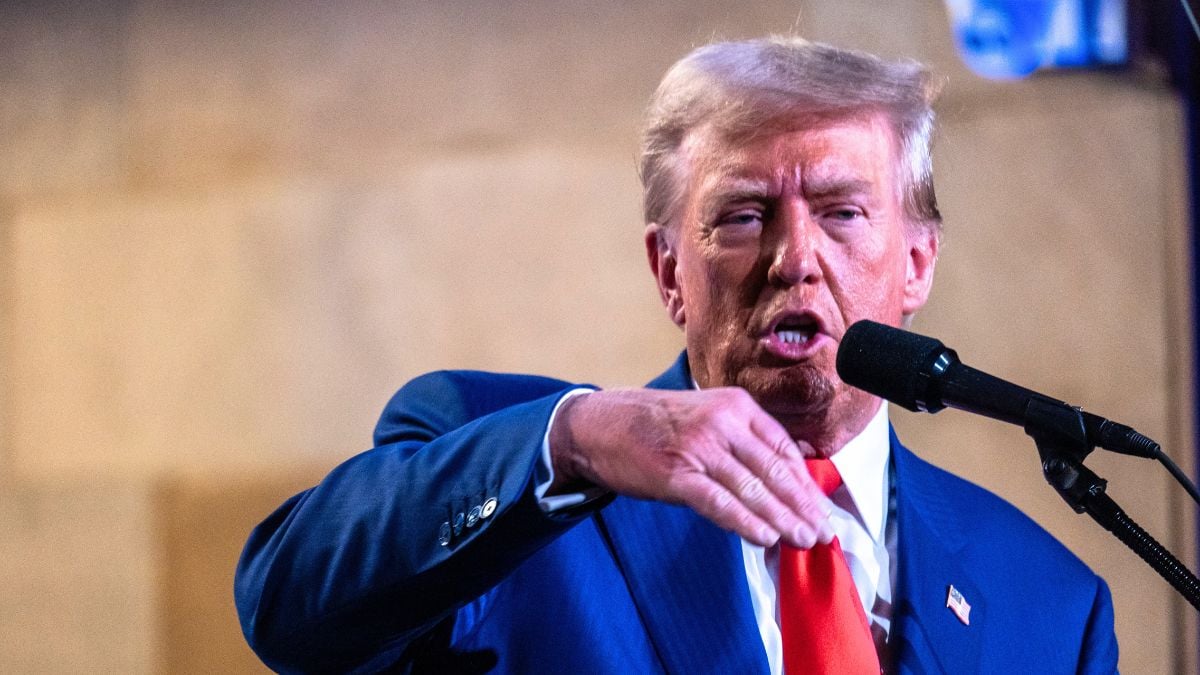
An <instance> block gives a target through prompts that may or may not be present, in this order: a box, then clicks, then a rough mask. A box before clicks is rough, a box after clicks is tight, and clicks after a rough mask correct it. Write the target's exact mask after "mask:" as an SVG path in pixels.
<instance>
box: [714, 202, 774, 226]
mask: <svg viewBox="0 0 1200 675" xmlns="http://www.w3.org/2000/svg"><path fill="white" fill-rule="evenodd" d="M764 219H765V214H764V213H763V211H762V209H760V208H757V207H746V208H741V209H737V210H736V211H730V212H728V213H725V214H723V215H721V216H720V217H718V218H717V222H716V226H717V227H722V228H734V229H742V228H750V227H762V224H763V220H764Z"/></svg>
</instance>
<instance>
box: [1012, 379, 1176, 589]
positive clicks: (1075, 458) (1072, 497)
mask: <svg viewBox="0 0 1200 675" xmlns="http://www.w3.org/2000/svg"><path fill="white" fill-rule="evenodd" d="M1084 414H1085V413H1083V412H1082V411H1081V410H1079V409H1078V408H1073V407H1071V406H1069V405H1067V404H1066V403H1062V402H1060V401H1053V400H1049V399H1044V398H1041V397H1037V398H1031V399H1030V400H1029V403H1028V405H1027V407H1026V412H1025V421H1026V423H1025V433H1027V434H1028V435H1029V436H1030V437H1032V438H1033V441H1034V443H1035V444H1037V449H1038V454H1039V455H1040V456H1041V459H1042V475H1044V476H1045V477H1046V481H1047V482H1048V483H1050V485H1051V487H1053V488H1054V490H1055V491H1056V492H1058V494H1059V496H1060V497H1062V498H1063V501H1065V502H1066V503H1067V505H1068V506H1070V507H1071V508H1072V509H1074V510H1075V512H1076V513H1086V514H1088V515H1089V516H1091V517H1092V519H1093V520H1095V521H1096V522H1097V523H1099V524H1100V526H1101V527H1103V528H1104V529H1106V530H1108V531H1109V532H1112V533H1113V536H1115V537H1116V538H1117V539H1120V540H1121V542H1122V543H1124V544H1125V545H1126V546H1128V547H1129V548H1130V549H1131V550H1133V552H1134V553H1136V554H1137V555H1138V557H1140V558H1141V559H1142V560H1144V561H1146V564H1148V565H1150V567H1152V568H1153V569H1154V571H1155V572H1158V574H1159V575H1160V576H1162V578H1163V579H1166V580H1167V583H1169V584H1171V586H1172V587H1174V588H1175V590H1176V591H1178V592H1179V594H1180V595H1182V596H1183V597H1184V599H1186V600H1187V601H1188V602H1189V603H1191V605H1192V607H1195V608H1196V609H1197V610H1200V579H1197V578H1196V575H1195V574H1193V573H1192V572H1191V570H1189V569H1188V568H1187V566H1186V565H1184V564H1183V563H1182V562H1180V561H1179V559H1178V558H1176V557H1175V556H1174V555H1172V554H1171V552H1170V551H1168V550H1167V549H1166V547H1164V546H1163V545H1162V544H1160V543H1158V541H1157V540H1155V539H1154V537H1153V536H1151V535H1150V533H1148V532H1146V531H1145V530H1144V529H1142V528H1141V527H1140V526H1139V525H1138V524H1137V523H1135V522H1134V521H1133V519H1132V518H1130V517H1129V515H1128V514H1126V513H1125V511H1124V510H1123V509H1122V508H1121V507H1120V506H1118V505H1117V503H1116V502H1115V501H1113V499H1112V498H1111V497H1109V496H1108V493H1107V491H1106V488H1107V486H1108V481H1106V480H1104V479H1103V478H1101V477H1100V476H1097V475H1096V473H1095V472H1093V471H1092V470H1091V469H1089V468H1087V467H1086V466H1084V465H1083V459H1084V458H1085V457H1087V455H1088V453H1090V452H1091V451H1092V449H1093V446H1092V444H1091V443H1090V442H1089V440H1088V433H1087V431H1086V430H1085V428H1084V427H1085V422H1084V417H1083V415H1084Z"/></svg>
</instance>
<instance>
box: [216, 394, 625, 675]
mask: <svg viewBox="0 0 1200 675" xmlns="http://www.w3.org/2000/svg"><path fill="white" fill-rule="evenodd" d="M569 389H570V385H568V384H567V383H564V382H558V381H555V380H549V379H545V378H533V377H525V376H505V375H493V374H485V373H469V372H441V373H432V374H430V375H426V376H422V377H420V378H417V379H416V380H413V381H412V382H410V383H409V384H407V385H405V387H404V388H403V389H401V390H400V392H398V393H397V394H396V396H395V397H394V398H393V399H392V401H391V402H390V403H389V404H388V406H387V408H386V410H385V411H384V414H383V416H382V418H381V419H380V422H379V425H378V427H377V428H376V433H375V443H376V447H375V448H374V449H372V450H369V451H367V452H364V453H362V454H360V455H358V456H356V457H354V458H352V459H350V460H348V461H347V462H345V463H344V464H342V465H341V466H339V467H337V468H336V469H334V470H333V472H331V473H330V474H329V475H328V476H327V477H326V478H325V479H324V480H323V481H321V483H320V484H319V485H317V486H316V487H314V488H311V489H309V490H307V491H305V492H302V493H300V494H298V495H296V496H295V497H292V498H291V499H289V500H288V501H287V502H285V503H284V504H283V505H282V506H281V507H280V508H279V509H278V510H276V511H275V513H273V514H271V516H269V517H268V518H267V519H266V520H265V521H264V522H263V523H262V524H260V525H259V526H258V527H257V528H256V529H255V530H254V531H253V532H252V533H251V535H250V538H249V541H248V542H247V544H246V547H245V549H244V551H243V553H242V557H241V560H240V561H239V563H238V569H237V575H236V578H235V583H234V595H235V600H236V604H237V609H238V616H239V619H240V620H241V623H242V630H243V632H244V633H245V636H246V639H247V641H248V642H249V643H250V646H251V647H252V648H253V649H254V650H255V652H256V653H257V654H258V655H259V657H260V658H261V659H262V660H263V662H264V663H266V664H267V665H268V666H270V667H272V668H274V669H276V670H279V671H281V672H293V671H304V672H314V671H343V672H344V671H348V670H354V669H359V668H361V669H375V668H377V667H379V666H383V665H387V664H388V663H389V662H391V661H395V660H396V659H398V658H401V655H402V654H403V653H404V652H405V650H406V648H407V647H408V646H409V645H410V644H411V643H413V641H414V640H417V639H418V638H420V637H421V636H422V635H425V634H427V633H429V632H430V631H431V630H432V629H433V628H434V627H435V626H437V625H438V624H439V622H443V621H444V620H445V619H447V618H448V617H451V616H452V615H453V614H454V612H455V610H457V609H458V608H460V607H462V606H463V605H465V604H466V603H468V602H471V601H472V600H474V599H476V598H478V597H479V596H481V595H483V594H484V593H486V591H487V590H488V589H490V588H492V587H493V586H495V585H496V584H497V583H499V582H500V581H501V580H503V579H504V578H505V577H506V576H507V575H508V574H509V573H510V572H511V571H512V570H513V569H515V567H516V566H518V565H519V564H520V563H521V562H522V561H523V560H525V559H526V558H527V557H528V556H530V555H531V554H532V553H534V552H535V551H537V550H538V549H539V548H541V547H543V546H545V545H546V544H548V543H549V542H550V541H552V540H553V539H554V538H555V537H557V536H558V535H560V534H562V533H563V532H565V531H566V530H567V529H569V528H570V527H571V526H572V525H574V524H575V523H576V522H578V520H579V518H580V517H581V516H582V515H583V514H585V513H590V512H591V511H592V510H594V509H595V508H599V507H600V506H603V505H604V504H605V503H607V501H606V500H602V501H600V502H597V503H592V504H590V505H589V506H590V508H586V509H581V510H577V511H573V512H569V513H567V514H565V515H563V514H560V513H555V514H554V515H553V516H550V515H547V514H545V513H544V512H543V511H542V510H541V509H540V508H539V507H538V505H537V500H536V497H535V496H534V494H533V484H534V483H535V482H536V476H535V475H534V471H535V467H537V466H538V464H539V462H538V460H539V458H540V453H541V447H542V438H543V435H544V433H545V430H546V425H547V423H548V420H549V418H550V415H551V411H552V410H553V409H554V406H555V404H556V403H557V401H558V399H559V397H560V396H561V395H563V394H564V393H565V392H566V391H568V390H569ZM490 500H495V502H494V505H495V510H494V511H493V512H491V513H490V515H487V516H486V517H483V516H481V517H480V518H478V519H477V520H475V521H474V523H473V525H471V526H467V524H466V523H465V522H462V521H460V522H459V523H456V522H455V521H456V519H457V518H458V516H459V514H467V513H469V512H470V511H471V509H472V507H474V506H482V505H484V504H486V503H487V502H488V501H490ZM485 512H486V509H485ZM456 525H457V526H456Z"/></svg>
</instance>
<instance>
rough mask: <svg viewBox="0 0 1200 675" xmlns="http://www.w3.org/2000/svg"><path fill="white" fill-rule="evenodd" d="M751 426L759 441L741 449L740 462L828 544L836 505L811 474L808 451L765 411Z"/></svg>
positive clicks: (819, 539)
mask: <svg viewBox="0 0 1200 675" xmlns="http://www.w3.org/2000/svg"><path fill="white" fill-rule="evenodd" d="M749 427H750V430H751V431H752V432H753V433H754V436H755V439H756V440H757V441H759V442H758V443H745V444H743V445H741V446H738V447H737V448H736V450H737V451H738V452H737V454H736V456H737V458H738V460H739V461H741V462H742V463H743V464H745V465H746V466H747V467H748V468H749V469H750V470H751V471H753V472H754V473H755V474H757V475H759V476H761V477H762V478H763V481H764V482H765V483H766V485H767V487H768V488H769V489H770V490H771V491H772V492H774V493H775V494H776V495H777V496H778V497H779V498H780V500H782V501H783V502H784V503H785V504H786V505H787V506H788V507H789V508H790V509H792V511H793V512H794V513H795V514H796V515H797V516H798V517H800V518H801V519H802V520H804V521H805V523H807V524H808V525H809V527H810V528H812V529H813V530H814V531H815V532H816V533H817V539H818V541H820V542H821V543H823V544H827V543H829V542H830V541H831V540H832V539H833V536H834V533H833V526H832V524H831V523H830V520H829V517H830V515H831V514H832V513H833V503H832V502H830V500H829V497H827V496H826V495H825V493H824V491H822V490H821V488H820V486H818V485H817V484H816V482H815V481H814V480H813V479H812V476H811V475H809V473H808V467H807V466H805V464H804V457H805V452H804V451H803V450H802V449H801V448H800V446H799V445H798V444H797V443H796V442H795V441H793V440H792V438H791V436H790V435H789V434H788V433H787V431H786V430H785V429H784V428H783V425H781V424H779V422H778V421H776V420H775V418H773V417H771V416H770V415H768V414H766V413H765V412H764V413H762V414H760V415H752V416H751V417H750V424H749ZM806 445H807V444H806ZM809 451H810V452H811V448H809Z"/></svg>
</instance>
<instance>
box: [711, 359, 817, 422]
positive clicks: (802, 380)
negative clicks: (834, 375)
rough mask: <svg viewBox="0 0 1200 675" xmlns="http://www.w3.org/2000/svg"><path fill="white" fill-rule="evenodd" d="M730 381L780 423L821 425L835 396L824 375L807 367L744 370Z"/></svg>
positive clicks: (804, 365)
mask: <svg viewBox="0 0 1200 675" xmlns="http://www.w3.org/2000/svg"><path fill="white" fill-rule="evenodd" d="M734 381H735V382H737V383H738V385H739V386H741V387H742V388H744V389H745V390H746V391H748V392H749V393H750V395H751V396H753V397H754V400H755V401H757V402H758V404H759V405H760V406H762V408H763V409H764V410H766V411H767V412H769V413H771V414H772V415H774V416H775V417H776V418H778V419H780V421H783V420H784V418H787V419H788V420H789V421H793V420H794V421H797V422H801V421H804V420H808V421H811V422H814V423H815V422H819V421H822V420H824V419H825V417H826V415H827V414H828V413H829V407H830V405H832V403H833V399H834V396H835V394H836V393H837V387H836V385H835V384H834V382H833V381H832V380H831V379H830V377H829V376H828V375H827V374H825V373H824V372H822V371H821V370H820V369H818V368H815V367H813V366H810V365H807V364H801V365H796V366H792V367H790V368H786V369H774V368H771V369H761V368H747V369H745V370H742V371H741V372H740V373H738V377H736V378H735V380H734Z"/></svg>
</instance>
